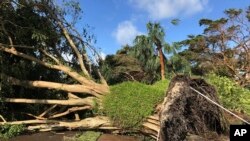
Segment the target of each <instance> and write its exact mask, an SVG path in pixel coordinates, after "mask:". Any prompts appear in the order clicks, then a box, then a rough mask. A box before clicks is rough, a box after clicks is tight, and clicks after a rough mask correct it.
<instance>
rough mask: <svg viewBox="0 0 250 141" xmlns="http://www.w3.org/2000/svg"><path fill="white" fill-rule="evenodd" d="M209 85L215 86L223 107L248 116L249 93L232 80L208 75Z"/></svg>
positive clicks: (249, 111)
mask: <svg viewBox="0 0 250 141" xmlns="http://www.w3.org/2000/svg"><path fill="white" fill-rule="evenodd" d="M207 80H208V82H209V83H211V84H212V85H214V86H215V88H216V90H217V92H218V94H219V98H220V99H221V101H222V103H223V105H224V106H225V107H227V108H230V109H233V110H240V111H244V112H246V113H247V114H250V91H249V90H247V89H244V88H242V87H240V86H239V85H237V84H236V83H235V82H234V81H233V80H231V79H229V78H227V77H222V76H216V75H215V74H209V75H208V76H207Z"/></svg>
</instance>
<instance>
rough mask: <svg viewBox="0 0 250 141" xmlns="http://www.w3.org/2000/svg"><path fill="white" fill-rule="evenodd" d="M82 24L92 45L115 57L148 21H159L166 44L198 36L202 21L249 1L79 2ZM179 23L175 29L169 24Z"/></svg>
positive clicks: (242, 5)
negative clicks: (93, 41) (92, 39)
mask: <svg viewBox="0 0 250 141" xmlns="http://www.w3.org/2000/svg"><path fill="white" fill-rule="evenodd" d="M79 2H80V5H81V8H82V10H83V12H84V13H83V24H88V25H90V26H91V27H93V29H92V30H91V32H92V33H94V35H95V36H96V39H97V43H96V44H95V46H96V47H97V48H101V50H99V51H100V52H101V53H102V54H103V55H107V54H114V53H115V52H116V51H117V50H118V49H120V48H121V47H122V45H125V44H132V41H133V39H134V38H135V36H136V35H140V34H145V33H147V31H146V24H147V23H148V21H153V22H160V23H161V25H162V26H163V27H164V29H165V33H166V37H165V40H166V41H167V42H168V43H172V42H174V41H180V40H183V39H186V38H187V35H190V34H194V35H196V34H201V33H202V29H203V27H200V26H199V24H198V22H199V20H200V19H201V18H209V19H217V18H220V17H222V16H223V15H224V14H223V11H224V10H225V9H228V8H243V9H245V8H247V6H249V5H250V1H249V0H79ZM174 18H178V19H180V20H181V22H180V24H179V25H178V26H173V25H171V24H170V21H171V20H172V19H174Z"/></svg>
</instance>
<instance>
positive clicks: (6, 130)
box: [0, 124, 24, 139]
mask: <svg viewBox="0 0 250 141" xmlns="http://www.w3.org/2000/svg"><path fill="white" fill-rule="evenodd" d="M23 132H24V125H10V124H4V125H1V126H0V139H1V138H2V139H9V138H13V137H15V136H18V135H20V134H21V133H23Z"/></svg>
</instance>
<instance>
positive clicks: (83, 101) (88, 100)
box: [3, 97, 94, 107]
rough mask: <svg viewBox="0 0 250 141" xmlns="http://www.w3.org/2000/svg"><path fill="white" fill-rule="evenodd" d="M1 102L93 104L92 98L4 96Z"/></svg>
mask: <svg viewBox="0 0 250 141" xmlns="http://www.w3.org/2000/svg"><path fill="white" fill-rule="evenodd" d="M3 102H9V103H26V104H28V103H30V104H49V105H55V104H57V105H68V106H92V107H93V106H94V98H93V97H88V98H84V99H72V100H48V99H24V98H4V99H3Z"/></svg>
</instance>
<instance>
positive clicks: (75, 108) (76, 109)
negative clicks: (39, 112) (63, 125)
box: [48, 106, 91, 119]
mask: <svg viewBox="0 0 250 141" xmlns="http://www.w3.org/2000/svg"><path fill="white" fill-rule="evenodd" d="M87 109H91V106H84V107H72V108H69V109H68V110H67V111H65V112H62V113H59V114H55V115H52V116H50V117H48V119H53V118H58V117H62V116H65V115H68V114H70V113H73V112H76V111H82V110H87Z"/></svg>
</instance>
